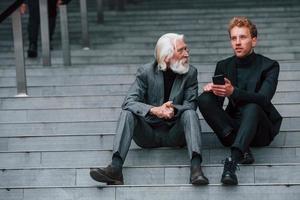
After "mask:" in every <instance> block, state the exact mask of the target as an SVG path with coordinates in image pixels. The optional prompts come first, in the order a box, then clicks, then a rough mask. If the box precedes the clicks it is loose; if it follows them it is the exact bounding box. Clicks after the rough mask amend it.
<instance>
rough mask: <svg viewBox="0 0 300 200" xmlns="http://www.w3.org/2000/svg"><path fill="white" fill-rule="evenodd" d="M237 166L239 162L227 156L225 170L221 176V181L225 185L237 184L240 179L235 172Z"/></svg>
mask: <svg viewBox="0 0 300 200" xmlns="http://www.w3.org/2000/svg"><path fill="white" fill-rule="evenodd" d="M236 168H237V163H236V162H235V161H233V160H231V158H230V157H229V158H226V160H225V163H224V170H223V174H222V178H221V182H222V183H223V184H224V185H237V184H238V180H237V177H236V174H235V171H236Z"/></svg>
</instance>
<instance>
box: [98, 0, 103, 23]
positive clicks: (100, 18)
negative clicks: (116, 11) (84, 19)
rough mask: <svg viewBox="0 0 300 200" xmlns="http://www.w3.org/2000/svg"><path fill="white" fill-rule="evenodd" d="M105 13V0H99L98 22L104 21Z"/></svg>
mask: <svg viewBox="0 0 300 200" xmlns="http://www.w3.org/2000/svg"><path fill="white" fill-rule="evenodd" d="M103 21H104V14H103V0H97V22H98V23H99V24H100V23H103Z"/></svg>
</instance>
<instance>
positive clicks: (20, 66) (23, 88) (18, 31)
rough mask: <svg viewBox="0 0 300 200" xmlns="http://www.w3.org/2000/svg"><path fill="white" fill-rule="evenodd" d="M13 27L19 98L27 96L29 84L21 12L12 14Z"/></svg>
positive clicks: (17, 11)
mask: <svg viewBox="0 0 300 200" xmlns="http://www.w3.org/2000/svg"><path fill="white" fill-rule="evenodd" d="M12 26H13V36H14V49H15V58H16V82H17V96H19V97H22V96H27V83H26V72H25V62H24V47H23V36H22V22H21V15H20V12H19V10H16V11H15V12H13V14H12Z"/></svg>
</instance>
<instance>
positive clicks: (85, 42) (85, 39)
mask: <svg viewBox="0 0 300 200" xmlns="http://www.w3.org/2000/svg"><path fill="white" fill-rule="evenodd" d="M80 14H81V29H82V47H83V49H85V50H88V49H89V46H90V42H89V33H88V16H87V6H86V0H80Z"/></svg>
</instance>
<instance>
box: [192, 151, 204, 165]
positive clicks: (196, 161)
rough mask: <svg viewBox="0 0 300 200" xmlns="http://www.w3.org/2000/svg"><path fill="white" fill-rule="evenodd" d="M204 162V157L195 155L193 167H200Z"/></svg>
mask: <svg viewBox="0 0 300 200" xmlns="http://www.w3.org/2000/svg"><path fill="white" fill-rule="evenodd" d="M201 162H202V156H201V155H200V154H197V153H194V154H193V157H192V160H191V167H194V166H200V165H201Z"/></svg>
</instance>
